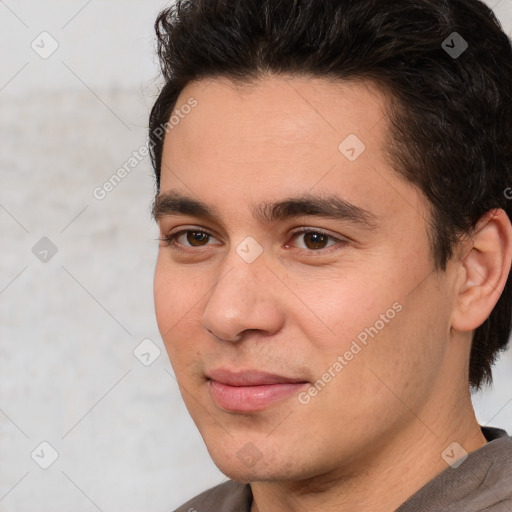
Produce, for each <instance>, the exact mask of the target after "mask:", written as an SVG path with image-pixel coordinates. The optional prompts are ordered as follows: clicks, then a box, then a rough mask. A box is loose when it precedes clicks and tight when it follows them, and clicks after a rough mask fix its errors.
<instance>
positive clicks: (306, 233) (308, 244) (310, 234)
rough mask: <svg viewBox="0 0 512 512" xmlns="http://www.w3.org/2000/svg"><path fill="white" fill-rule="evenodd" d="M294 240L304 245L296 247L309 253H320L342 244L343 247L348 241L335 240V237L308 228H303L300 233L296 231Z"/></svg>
mask: <svg viewBox="0 0 512 512" xmlns="http://www.w3.org/2000/svg"><path fill="white" fill-rule="evenodd" d="M293 239H297V240H301V241H302V243H301V244H298V245H296V247H298V248H299V249H303V250H305V251H309V252H314V251H318V252H320V251H322V250H323V249H327V248H329V247H330V246H332V245H336V244H337V243H341V245H343V244H344V243H346V241H344V240H342V239H338V238H335V237H334V236H332V235H329V234H327V233H324V232H322V231H318V230H315V229H307V228H303V229H300V230H299V231H296V232H295V233H294V234H293Z"/></svg>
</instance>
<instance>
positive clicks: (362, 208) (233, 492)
mask: <svg viewBox="0 0 512 512" xmlns="http://www.w3.org/2000/svg"><path fill="white" fill-rule="evenodd" d="M156 28H157V34H158V41H159V57H160V60H161V65H162V71H163V75H164V78H165V84H164V87H163V89H162V91H161V93H160V95H159V97H158V99H157V101H156V103H155V105H154V107H153V110H152V112H151V117H150V141H151V154H152V159H153V164H154V168H155V173H156V180H157V195H156V199H155V203H154V208H153V213H154V216H155V219H156V220H157V221H158V224H159V227H160V232H161V243H160V249H159V254H158V261H157V265H156V272H155V282H154V292H155V306H156V315H157V320H158V325H159V329H160V332H161V334H162V338H163V341H164V343H165V346H166V349H167V352H168V355H169V358H170V361H171V363H172V366H173V368H174V371H175V374H176V378H177V381H178V385H179V388H180V391H181V393H182V396H183V399H184V401H185V404H186V406H187V408H188V411H189V412H190V414H191V416H192V418H193V420H194V422H195V424H196V425H197V428H198V429H199V431H200V433H201V435H202V437H203V439H204V441H205V443H206V446H207V449H208V451H209V453H210V455H211V457H212V459H213V461H214V462H215V464H216V465H217V466H218V468H219V469H220V470H221V471H222V472H223V473H224V474H225V475H226V476H227V477H228V481H227V482H225V483H223V484H221V485H219V486H217V487H215V488H213V489H210V490H207V491H205V492H204V493H203V494H201V495H200V496H198V497H196V498H194V499H192V500H191V501H189V502H188V503H186V504H185V505H183V506H182V507H181V508H179V509H178V510H179V511H189V512H190V511H198V512H207V511H211V512H228V511H233V512H234V511H251V512H277V511H283V510H286V511H296V512H298V511H305V510H314V511H320V512H330V511H338V512H340V511H351V512H352V511H355V510H361V511H363V510H364V511H365V512H389V511H394V510H398V511H400V512H418V511H422V512H434V511H436V512H438V511H443V512H448V511H464V512H472V511H484V510H485V511H492V512H505V511H510V510H512V439H511V438H510V437H509V435H508V434H507V432H506V431H505V430H504V429H499V428H496V427H485V426H480V425H479V424H478V423H477V420H476V418H475V414H474V411H473V407H472V403H471V397H470V388H471V387H472V388H474V389H478V388H480V387H481V386H482V385H483V384H485V383H490V382H491V376H492V374H491V365H492V363H493V361H494V359H495V357H496V356H497V354H498V352H499V351H500V350H502V349H504V348H505V346H506V344H507V340H508V337H509V334H510V327H511V313H512V284H511V278H510V268H511V260H512V226H511V222H510V218H511V216H512V207H511V201H510V197H511V193H510V192H511V190H512V189H510V187H511V184H512V172H511V171H512V169H511V167H512V49H511V45H510V41H509V40H508V38H507V37H506V35H505V34H504V33H503V31H502V30H501V28H500V26H499V24H498V22H497V20H496V18H495V17H494V15H493V14H492V12H491V11H490V10H489V8H487V7H486V6H485V5H484V4H482V3H481V2H479V1H477V0H390V1H386V2H382V1H381V0H357V1H353V0H282V1H276V0H243V1H242V0H190V1H183V2H178V4H177V6H175V7H172V8H170V9H168V10H166V11H164V12H163V13H161V15H160V16H159V18H158V20H157V22H156Z"/></svg>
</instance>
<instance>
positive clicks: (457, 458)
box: [441, 441, 468, 469]
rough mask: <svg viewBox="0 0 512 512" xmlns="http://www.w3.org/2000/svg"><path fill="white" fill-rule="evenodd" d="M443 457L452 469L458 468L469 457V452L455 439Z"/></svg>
mask: <svg viewBox="0 0 512 512" xmlns="http://www.w3.org/2000/svg"><path fill="white" fill-rule="evenodd" d="M441 458H442V459H443V460H444V461H445V462H446V464H448V466H450V467H451V468H452V469H457V468H458V467H459V466H460V465H461V464H462V463H463V462H464V461H465V460H466V459H467V458H468V452H467V451H466V450H464V448H463V447H462V446H461V445H460V444H459V443H457V441H454V442H453V443H452V444H450V445H449V446H448V447H447V448H446V449H445V450H444V451H443V453H442V454H441Z"/></svg>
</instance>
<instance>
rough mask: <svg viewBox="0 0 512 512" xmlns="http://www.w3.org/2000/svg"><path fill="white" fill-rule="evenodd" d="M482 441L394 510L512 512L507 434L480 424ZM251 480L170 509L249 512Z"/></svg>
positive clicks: (219, 488) (510, 441)
mask: <svg viewBox="0 0 512 512" xmlns="http://www.w3.org/2000/svg"><path fill="white" fill-rule="evenodd" d="M481 429H482V433H483V435H484V436H485V438H486V439H487V441H488V442H487V444H486V445H484V446H482V447H481V448H479V449H478V450H475V451H473V452H471V453H470V454H469V455H468V457H467V459H466V460H465V461H464V462H463V463H462V464H461V465H460V466H459V467H458V468H456V469H455V468H452V467H447V468H446V469H445V470H443V471H442V472H441V473H439V474H438V475H437V476H435V477H434V478H433V479H432V480H430V482H428V483H427V484H425V485H424V486H423V487H422V488H421V489H419V490H418V491H417V492H415V493H414V494H413V495H412V496H411V497H410V498H409V499H407V500H406V501H405V502H404V503H403V504H402V505H400V507H398V509H396V511H395V512H512V437H510V436H509V435H508V434H507V432H505V431H504V430H502V429H499V428H494V427H481ZM251 504H252V492H251V486H250V484H240V483H238V482H235V481H233V480H229V481H227V482H224V483H223V484H220V485H217V486H216V487H213V488H212V489H209V490H207V491H205V492H203V493H201V494H200V495H198V496H196V497H195V498H194V499H192V500H190V501H188V502H187V503H185V505H182V506H181V507H179V508H178V509H176V511H175V512H250V510H251Z"/></svg>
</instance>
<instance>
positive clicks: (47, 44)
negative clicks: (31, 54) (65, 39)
mask: <svg viewBox="0 0 512 512" xmlns="http://www.w3.org/2000/svg"><path fill="white" fill-rule="evenodd" d="M30 46H31V48H32V50H34V51H35V52H36V53H37V55H39V57H41V59H44V60H46V59H48V58H49V57H51V56H52V55H53V54H54V53H55V52H56V51H57V49H58V48H59V43H58V41H57V40H56V39H55V38H54V37H53V36H52V35H51V34H49V33H48V32H41V33H40V34H39V35H38V36H37V37H36V38H35V39H34V40H33V41H32V43H31V44H30Z"/></svg>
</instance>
